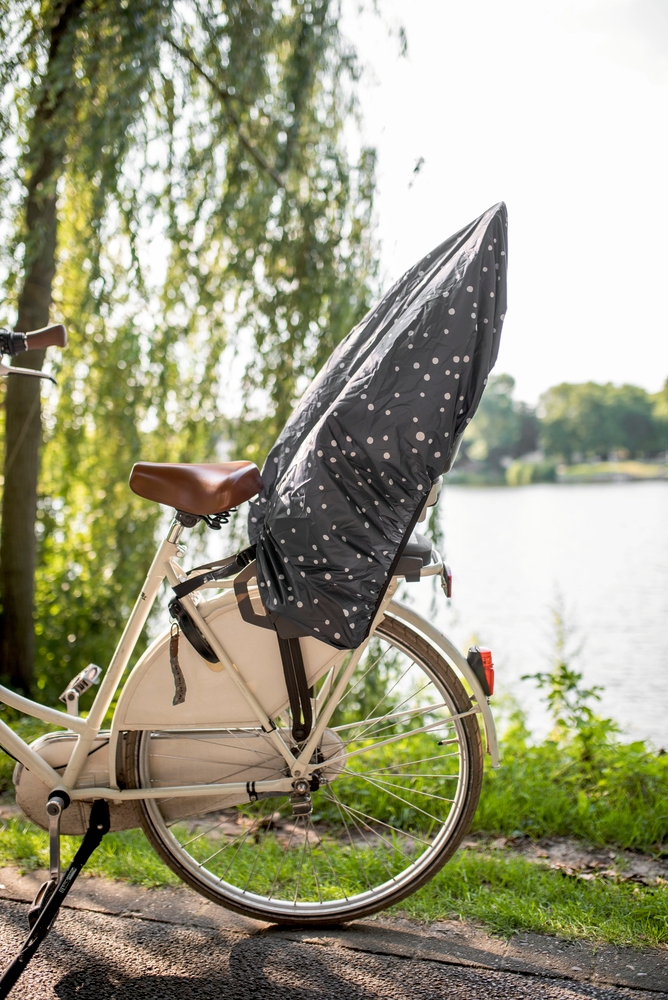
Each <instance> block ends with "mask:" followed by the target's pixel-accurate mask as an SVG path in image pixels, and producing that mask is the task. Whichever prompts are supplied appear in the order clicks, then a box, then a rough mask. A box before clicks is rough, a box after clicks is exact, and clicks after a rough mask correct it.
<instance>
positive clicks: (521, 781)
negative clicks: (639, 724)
mask: <svg viewBox="0 0 668 1000" xmlns="http://www.w3.org/2000/svg"><path fill="white" fill-rule="evenodd" d="M600 735H601V733H600V730H599V732H598V733H596V732H594V733H592V737H594V739H592V741H591V742H590V749H591V744H592V743H593V744H594V752H592V753H591V756H590V757H589V758H583V755H582V744H581V743H580V744H578V743H577V742H575V741H574V740H572V741H569V742H567V743H565V744H560V743H557V742H556V741H554V740H546V741H545V742H544V743H541V744H539V745H537V746H534V745H532V744H531V743H530V742H529V741H528V739H527V738H526V735H523V734H522V733H521V731H520V730H519V729H516V730H515V732H514V733H513V734H511V735H507V736H506V738H505V740H504V741H503V744H502V747H501V760H502V767H501V768H500V769H499V770H498V771H490V772H488V773H487V775H486V776H485V783H484V786H483V791H482V796H481V799H480V805H479V807H478V811H477V813H476V816H475V819H474V822H473V827H472V829H474V830H484V831H486V832H488V833H495V834H498V835H502V836H513V835H518V834H526V835H527V836H530V837H534V838H538V837H550V836H560V837H574V838H577V839H581V840H585V841H588V842H589V843H592V844H616V845H618V846H619V847H624V848H632V849H636V850H641V851H653V850H665V849H666V846H665V845H666V844H668V756H667V755H665V754H659V755H657V754H656V753H655V752H654V751H652V750H651V749H649V748H648V747H646V746H645V744H643V743H641V742H636V743H617V742H612V741H606V742H604V741H602V740H600V739H599V737H600Z"/></svg>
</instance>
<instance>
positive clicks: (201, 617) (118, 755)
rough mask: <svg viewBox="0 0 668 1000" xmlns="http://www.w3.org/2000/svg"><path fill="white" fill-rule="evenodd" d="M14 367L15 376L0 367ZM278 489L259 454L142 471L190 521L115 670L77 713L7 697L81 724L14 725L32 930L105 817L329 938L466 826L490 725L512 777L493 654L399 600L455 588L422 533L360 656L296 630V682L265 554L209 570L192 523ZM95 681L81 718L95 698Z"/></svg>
mask: <svg viewBox="0 0 668 1000" xmlns="http://www.w3.org/2000/svg"><path fill="white" fill-rule="evenodd" d="M54 331H56V332H54ZM60 331H62V332H60ZM20 336H23V335H18V334H7V333H5V334H4V338H5V340H4V345H3V349H4V350H5V351H7V349H8V345H9V346H10V347H12V346H13V347H16V348H17V349H19V348H20V347H23V348H24V349H30V348H31V347H32V346H33V344H35V343H36V341H35V340H34V339H33V340H31V338H36V337H37V338H38V341H39V346H40V347H43V346H46V344H47V343H57V344H59V345H60V346H63V336H64V328H47V330H45V331H40V332H39V336H38V335H37V334H29V335H27V339H25V340H24V341H22V342H20V343H19V341H18V340H17V341H11V342H10V341H8V338H9V337H14V338H18V337H20ZM16 371H17V370H16V369H12V368H7V367H5V366H0V374H1V375H9V374H14V373H16ZM25 374H31V375H40V374H43V373H36V372H32V371H30V370H25ZM261 485H262V482H261V479H260V475H259V472H258V470H257V468H256V467H255V466H254V465H253V464H252V463H250V462H236V463H219V464H216V465H171V464H165V465H159V464H153V463H139V464H138V465H136V466H135V467H134V469H133V471H132V475H131V477H130V486H131V488H132V489H133V490H134V491H135V492H136V493H137V494H139V495H140V496H143V497H146V498H148V499H150V500H153V501H157V502H160V503H162V504H168V505H170V506H172V507H174V508H175V513H174V518H173V520H172V522H171V524H170V527H169V530H168V532H167V535H166V537H165V538H164V539H163V540H162V541H161V542H160V544H159V546H158V550H157V553H156V555H155V558H154V560H153V563H152V565H151V567H150V569H149V571H148V574H147V577H146V580H145V582H144V585H143V587H142V590H141V592H140V595H139V597H138V598H137V601H136V603H135V605H134V608H133V610H132V612H131V614H130V617H129V619H128V622H127V624H126V626H125V629H124V632H123V635H122V637H121V639H120V641H119V643H118V646H117V648H116V651H115V653H114V655H113V657H112V659H111V661H110V663H109V666H108V668H107V670H106V672H105V673H104V676H103V677H102V678H100V674H101V671H100V670H99V668H98V667H95V666H94V665H90V666H89V667H88V668H86V670H84V671H82V673H81V674H79V675H77V677H76V678H74V680H73V681H72V682H71V683H70V685H69V686H68V688H67V689H66V691H65V692H63V695H62V696H61V698H62V700H64V701H65V704H66V706H67V711H66V712H63V711H60V710H57V709H55V708H50V707H47V706H43V705H40V704H38V703H37V702H35V701H32V700H30V699H29V698H26V697H23V696H21V695H18V694H16V693H15V692H13V691H11V690H9V689H8V688H6V687H0V701H2V702H4V703H5V704H6V705H9V706H11V707H12V708H14V709H17V710H18V711H20V712H23V713H25V714H27V715H31V716H33V717H35V718H37V719H41V720H42V721H44V722H46V723H51V724H56V725H59V726H61V727H63V731H62V732H57V733H51V734H49V735H47V736H43V737H41V738H40V739H39V740H37V741H36V742H35V743H34V744H32V745H30V746H29V745H27V744H26V743H25V742H24V741H23V740H22V739H20V737H18V736H17V735H16V734H15V733H14V732H13V731H12V730H11V728H10V727H9V726H8V725H7V724H6V723H5V722H3V721H1V720H0V745H1V746H2V747H3V748H4V749H6V750H7V751H8V752H9V753H10V754H12V755H13V756H14V757H15V758H16V759H17V761H18V762H19V763H18V764H17V766H16V769H15V784H16V791H17V802H18V804H19V805H21V806H22V808H23V809H24V811H25V812H26V814H27V815H28V816H29V818H32V819H33V820H34V821H35V822H38V823H40V825H42V826H43V827H48V828H49V831H50V851H51V863H50V880H49V882H47V883H45V886H43V887H42V890H40V892H41V893H42V897H41V898H38V899H36V901H35V904H34V907H33V919H34V920H39V917H40V914H41V913H43V912H44V909H45V906H46V905H47V903H48V900H49V899H51V898H55V896H54V893H55V890H56V888H57V887H58V886H59V885H62V882H63V881H64V879H67V878H68V876H67V875H66V876H64V879H60V862H59V838H60V835H61V833H78V834H82V833H85V832H86V829H88V833H87V834H86V836H89V834H90V835H91V836H93V835H92V834H91V833H90V831H91V829H92V827H93V826H95V827H96V828H97V829H98V834H97V836H98V842H99V836H101V835H102V834H103V833H104V829H103V828H104V827H105V826H107V827H110V828H111V829H112V830H118V829H125V828H129V827H134V826H141V827H142V828H143V830H144V832H145V834H146V836H147V838H148V840H149V841H150V843H151V845H152V846H153V847H154V849H155V850H156V852H157V853H158V854H159V856H160V857H161V858H162V859H163V860H164V861H165V863H166V864H167V865H168V866H169V867H170V868H171V869H172V871H174V872H175V873H176V874H177V875H178V876H179V877H180V878H181V879H182V880H183V881H184V882H185V883H187V884H188V885H190V886H191V887H192V888H193V889H195V890H196V891H197V892H199V893H201V894H202V895H203V896H205V897H207V898H208V899H210V900H213V901H214V902H215V903H218V904H221V905H223V906H226V907H228V908H229V909H232V910H234V911H236V912H237V913H241V914H244V915H245V916H249V917H253V918H257V919H261V920H266V921H270V922H280V923H286V924H301V925H312V926H313V925H315V926H317V925H321V924H332V923H335V922H338V921H343V920H351V919H353V918H358V917H363V916H367V915H369V914H372V913H375V912H377V911H378V910H380V909H383V908H385V907H388V906H390V905H392V904H394V903H396V902H398V901H399V900H401V899H403V898H404V897H406V896H407V895H409V894H410V893H412V892H414V891H415V890H416V889H418V888H419V887H420V886H421V885H423V884H424V883H425V882H426V881H428V880H429V879H430V878H432V877H433V875H434V874H435V873H436V872H437V871H438V870H439V869H440V868H441V867H442V865H443V864H445V862H446V861H447V860H448V859H449V858H450V857H451V856H452V854H453V853H454V851H455V850H456V848H457V846H458V845H459V843H460V842H461V840H462V838H463V836H464V835H465V833H466V831H467V830H468V827H469V825H470V823H471V820H472V818H473V815H474V812H475V809H476V807H477V804H478V798H479V795H480V788H481V783H482V774H483V747H482V739H481V726H480V722H479V720H481V721H482V729H483V730H484V734H485V742H486V749H487V753H488V754H489V755H490V758H491V764H492V766H493V767H496V766H498V749H497V741H496V733H495V728H494V720H493V717H492V713H491V709H490V706H489V696H490V695H491V693H492V690H493V668H492V666H491V658H490V655H489V654H488V653H487V652H486V651H480V650H478V648H477V647H474V648H473V650H471V651H470V652H469V655H468V657H465V656H463V655H462V654H461V653H460V652H459V651H458V650H457V648H456V647H455V646H454V644H453V643H452V642H451V641H450V640H449V639H448V638H447V637H446V636H445V635H443V634H442V633H441V632H440V631H439V630H438V629H437V628H436V627H435V626H434V625H433V624H431V623H430V622H428V621H426V620H425V619H424V618H422V617H421V616H420V615H419V614H417V613H416V612H415V611H413V610H412V609H411V608H409V607H407V606H404V605H402V604H401V603H399V602H398V601H397V600H396V599H395V594H396V590H397V587H398V585H399V583H400V581H401V579H407V580H415V581H419V580H420V579H423V578H425V577H428V576H440V577H441V582H442V585H443V587H444V589H445V591H446V593H448V594H449V593H450V585H451V576H450V573H449V570H448V568H447V567H446V566H445V564H444V562H443V559H442V558H441V556H440V555H439V554H438V553H437V552H436V551H435V550H434V549H433V547H432V545H431V543H430V542H428V541H427V540H426V539H425V538H423V537H422V536H420V535H414V536H413V538H412V539H411V541H410V542H409V544H408V545H407V546H406V548H405V550H404V553H403V555H402V558H401V560H400V561H399V563H398V565H397V567H396V574H395V575H394V576H393V578H392V581H391V584H390V586H389V587H388V590H387V592H386V594H385V597H384V600H383V601H382V604H381V605H380V607H379V609H378V611H377V614H376V616H375V618H374V620H373V624H372V628H371V630H370V633H369V636H368V638H367V639H366V640H365V641H364V642H363V643H362V644H361V645H360V646H358V648H357V649H354V650H352V651H340V650H336V649H334V648H333V647H331V646H329V645H327V644H325V643H324V642H321V641H319V640H317V639H315V638H311V637H308V638H302V639H300V640H297V645H298V652H299V654H300V656H301V661H302V664H303V670H302V671H301V674H300V669H301V666H300V664H299V663H298V662H295V663H294V664H293V666H294V673H293V675H292V678H291V676H290V674H289V672H286V669H285V655H283V656H282V655H281V654H282V653H283V654H285V649H284V648H283V650H281V646H280V643H281V641H283V642H284V641H285V640H279V637H278V635H277V633H276V632H275V631H273V630H272V629H270V628H257V627H256V625H255V624H253V623H252V622H253V619H254V618H258V617H260V616H262V615H263V614H264V609H263V607H262V603H261V601H260V598H259V592H258V588H257V586H256V585H253V579H254V577H253V567H254V562H253V553H252V552H250V551H248V550H244V551H242V552H241V553H238V554H237V555H236V556H232V557H229V558H228V559H223V560H219V561H217V562H214V563H208V564H206V565H204V566H199V567H195V568H193V569H191V570H185V569H184V568H183V566H182V565H181V562H180V560H181V559H182V558H183V556H184V554H185V546H183V545H182V543H181V539H182V536H183V533H184V531H186V530H187V529H188V528H191V527H194V526H195V524H197V523H199V522H200V521H201V520H204V521H206V522H207V523H208V524H209V526H210V527H214V528H217V527H220V524H221V522H223V521H225V519H226V517H227V516H228V514H229V512H230V510H231V509H233V508H236V507H238V506H239V505H240V504H241V503H243V502H245V501H247V500H249V499H250V498H251V497H253V496H254V495H256V494H257V492H258V491H259V489H260V488H261ZM432 494H433V496H432V495H430V498H429V502H431V503H434V502H436V500H437V497H438V490H437V489H436V488H435V489H434V490H432ZM163 581H166V582H167V585H168V587H171V588H172V589H173V590H174V593H175V597H174V598H173V600H172V602H171V604H170V609H171V611H172V615H173V617H174V618H175V621H173V622H172V626H171V627H170V628H169V629H167V630H166V631H165V632H163V633H162V634H161V635H160V636H159V637H158V638H157V639H155V641H154V642H153V643H152V644H151V645H150V646H149V648H148V649H147V650H146V651H145V653H144V654H143V655H142V657H141V658H140V659H139V661H138V662H137V664H136V666H135V667H134V668H133V670H132V672H131V673H130V675H129V677H128V679H127V680H126V681H125V684H124V685H123V687H122V690H121V691H120V695H119V698H118V702H117V705H116V708H115V712H114V715H113V721H112V724H111V728H110V729H109V730H108V731H107V730H102V729H101V726H102V723H103V720H104V718H105V716H106V714H107V711H108V710H109V707H110V705H111V704H112V699H113V698H114V696H115V694H116V692H117V690H118V687H119V684H120V682H121V678H122V676H123V674H124V671H125V668H126V666H127V664H128V661H129V658H130V656H131V654H132V652H133V650H134V648H135V645H136V643H137V641H138V639H139V636H140V633H141V631H142V628H143V626H144V624H145V622H146V620H147V618H148V616H149V613H150V611H151V608H152V607H153V604H154V602H155V600H156V598H157V596H158V593H159V591H160V588H161V586H162V584H163ZM211 592H213V594H212V593H211ZM293 648H294V647H293ZM462 681H464V682H465V683H466V685H468V689H469V690H468V691H467V689H466V687H465V686H464V683H463V682H462ZM93 683H99V690H98V692H97V695H96V697H95V700H94V702H93V704H92V707H91V708H90V710H89V712H88V715H87V717H86V718H81V717H79V715H78V698H79V695H80V694H81V693H82V692H83V691H84V690H86V689H87V688H88V687H90V686H91V684H93ZM300 694H301V700H300V697H299V696H300ZM307 717H310V718H307ZM93 803H96V805H95V806H94V807H93ZM105 803H106V804H107V805H108V817H109V818H108V822H107V820H106V813H105V812H104V810H105V809H106V806H105ZM100 816H102V817H103V819H102V821H101V822H99V817H100ZM100 830H102V834H100V833H99V831H100ZM89 853H90V852H89ZM68 887H69V884H68Z"/></svg>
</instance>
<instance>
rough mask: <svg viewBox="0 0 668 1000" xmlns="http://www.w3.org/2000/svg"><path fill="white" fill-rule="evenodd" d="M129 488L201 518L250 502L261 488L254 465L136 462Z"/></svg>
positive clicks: (238, 463)
mask: <svg viewBox="0 0 668 1000" xmlns="http://www.w3.org/2000/svg"><path fill="white" fill-rule="evenodd" d="M130 489H131V490H132V491H133V493H136V494H137V496H140V497H144V499H145V500H155V501H156V502H157V503H164V504H167V505H168V506H169V507H175V508H176V509H177V510H182V511H185V512H186V513H188V514H199V515H200V516H202V515H207V514H222V513H224V512H225V511H228V510H231V509H232V507H238V506H239V504H241V503H244V501H245V500H250V498H251V497H254V496H255V494H256V493H259V492H260V490H261V489H262V479H261V478H260V473H259V472H258V469H257V466H256V465H254V464H253V462H219V463H217V464H215V465H190V464H186V463H183V464H181V463H177V462H137V464H136V465H135V466H134V468H133V470H132V472H131V473H130Z"/></svg>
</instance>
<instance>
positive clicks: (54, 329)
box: [0, 323, 67, 385]
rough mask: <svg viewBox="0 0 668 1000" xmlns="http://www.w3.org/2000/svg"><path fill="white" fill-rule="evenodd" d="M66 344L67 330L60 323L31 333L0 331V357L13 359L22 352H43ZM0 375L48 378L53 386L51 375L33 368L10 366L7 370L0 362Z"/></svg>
mask: <svg viewBox="0 0 668 1000" xmlns="http://www.w3.org/2000/svg"><path fill="white" fill-rule="evenodd" d="M66 344H67V330H66V329H65V327H64V326H63V324H62V323H56V324H54V326H45V327H44V328H43V329H42V330H33V331H32V332H31V333H12V331H11V330H0V357H2V355H3V354H9V355H11V357H13V358H15V357H16V355H17V354H21V353H22V352H23V351H43V350H46V348H47V347H65V346H66ZM0 375H29V376H32V377H33V378H48V379H49V381H50V382H53V383H54V385H55V382H56V380H55V378H54V377H53V375H47V374H46V372H40V371H37V370H35V369H33V368H17V367H16V365H12V366H11V367H10V368H8V367H7V366H6V365H3V363H2V361H0Z"/></svg>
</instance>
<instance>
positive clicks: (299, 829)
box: [126, 618, 483, 926]
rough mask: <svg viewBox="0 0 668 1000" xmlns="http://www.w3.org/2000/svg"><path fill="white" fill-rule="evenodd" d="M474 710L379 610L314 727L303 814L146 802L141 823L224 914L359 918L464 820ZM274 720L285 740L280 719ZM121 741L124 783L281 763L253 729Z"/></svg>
mask: <svg viewBox="0 0 668 1000" xmlns="http://www.w3.org/2000/svg"><path fill="white" fill-rule="evenodd" d="M346 655H347V654H346ZM277 667H278V669H280V665H277ZM329 683H331V678H330V677H329V676H328V677H325V678H323V679H322V680H321V681H320V682H319V683H318V685H316V690H315V691H314V692H313V694H314V696H315V699H317V695H318V694H320V693H322V692H323V688H324V687H325V686H326V685H328V684H329ZM315 699H314V707H315V708H316V710H317V704H318V703H317V700H315ZM474 707H475V706H473V705H472V704H471V700H470V698H469V696H468V695H467V694H466V691H465V690H464V687H463V686H462V684H461V682H460V680H459V679H458V677H457V676H456V675H455V673H454V671H453V670H452V668H451V667H450V666H449V665H448V664H447V663H446V661H445V660H444V659H443V658H442V657H441V656H440V655H439V654H438V653H437V652H436V651H435V650H434V649H433V647H432V646H430V645H429V644H428V643H427V642H426V641H425V640H424V639H423V638H422V637H420V636H419V635H417V634H416V633H415V632H413V631H412V630H411V629H410V628H408V627H407V626H406V625H404V624H403V623H401V622H398V621H396V620H395V619H392V618H386V619H385V620H384V621H383V623H382V624H381V625H380V626H379V628H378V630H377V631H376V633H375V635H374V636H373V638H372V640H371V642H370V643H369V646H368V649H367V651H366V653H365V655H364V656H363V657H362V660H361V661H360V663H359V664H358V666H357V669H356V670H355V672H354V674H353V677H352V679H351V681H350V683H349V685H348V688H347V690H346V692H345V693H344V695H343V697H342V699H341V701H340V702H339V705H338V707H337V709H336V711H335V713H334V715H333V716H332V719H331V720H330V722H329V726H328V727H327V729H326V730H325V735H324V737H323V740H322V744H321V747H320V749H319V751H318V754H319V755H318V756H317V757H316V760H317V761H318V762H319V763H322V767H321V768H320V769H319V775H320V786H319V788H317V790H314V791H313V792H312V801H313V812H312V813H311V814H310V815H308V816H293V814H292V808H291V804H290V801H289V799H288V798H287V797H272V798H264V799H260V800H259V801H257V802H255V803H250V802H246V803H243V804H236V803H234V802H230V801H229V799H225V798H224V797H223V798H220V797H219V798H218V799H216V800H214V799H212V798H211V797H210V796H209V797H206V796H202V797H201V798H198V799H196V800H192V799H183V798H181V799H173V800H169V799H149V800H143V801H141V802H140V803H139V807H140V809H139V811H140V814H141V823H142V827H143V829H144V831H145V833H146V836H147V837H148V839H149V841H150V842H151V844H152V845H153V847H154V848H155V850H156V851H157V853H158V854H159V855H160V857H161V858H162V859H163V860H164V861H165V863H166V864H167V865H168V866H169V867H170V868H171V869H172V871H174V872H175V873H176V874H177V875H178V876H179V877H180V878H182V879H183V881H184V882H186V883H187V884H188V885H190V886H192V888H193V889H196V890H197V891H198V892H200V893H202V895H204V896H206V897H207V898H208V899H211V900H213V901H214V902H215V903H219V904H221V905H222V906H226V907H228V908H229V909H231V910H235V911H236V912H237V913H241V914H243V915H245V916H248V917H253V918H256V919H260V920H267V921H271V922H275V923H285V924H302V925H305V924H306V925H311V926H313V925H318V924H331V923H335V922H338V921H342V920H352V919H355V918H358V917H363V916H368V915H369V914H371V913H375V912H377V911H378V910H381V909H384V908H385V907H388V906H392V905H393V904H394V903H397V902H399V900H401V899H403V898H404V897H406V896H408V895H409V894H410V893H412V892H415V890H416V889H419V888H420V886H422V885H424V884H425V882H427V881H428V880H429V879H431V878H432V877H433V876H434V875H435V874H436V872H437V871H439V869H440V868H441V867H442V866H443V865H444V864H445V862H446V861H447V860H448V859H449V858H450V857H451V856H452V854H453V853H454V851H455V850H456V848H457V846H458V845H459V843H460V841H461V840H462V837H463V836H464V835H465V833H466V831H467V830H468V827H469V825H470V823H471V820H472V819H473V815H474V813H475V810H476V807H477V805H478V799H479V797H480V788H481V784H482V774H483V752H482V742H481V737H480V726H479V724H478V719H477V717H476V715H475V714H474V712H473V710H474ZM463 713H471V714H465V715H463V717H461V716H462V714H463ZM276 722H277V725H279V726H284V730H283V732H284V734H285V738H286V740H289V734H290V727H289V722H290V720H289V719H283V720H278V719H277V720H276ZM126 747H127V756H126V780H127V781H128V784H129V785H131V786H133V787H135V788H153V787H158V786H159V785H160V784H177V783H179V784H180V783H183V782H184V775H185V774H192V773H193V772H195V773H196V774H197V777H194V778H193V777H189V778H188V779H187V783H192V784H194V783H197V782H202V783H205V782H214V781H225V780H229V781H237V782H238V781H245V780H248V779H249V778H252V779H254V780H257V779H258V777H263V778H267V779H270V778H272V777H277V776H280V775H281V774H282V773H283V768H284V766H285V765H284V761H283V760H282V758H280V757H278V756H277V754H276V752H275V750H274V748H273V746H272V745H271V744H270V743H269V742H268V740H267V737H266V734H264V733H263V732H262V730H261V729H257V730H247V729H244V730H230V729H228V730H221V731H219V732H216V733H211V732H209V733H207V732H199V733H192V732H154V731H144V732H137V733H130V734H129V738H128V740H127V743H126ZM328 761H329V762H330V763H329V764H328Z"/></svg>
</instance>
